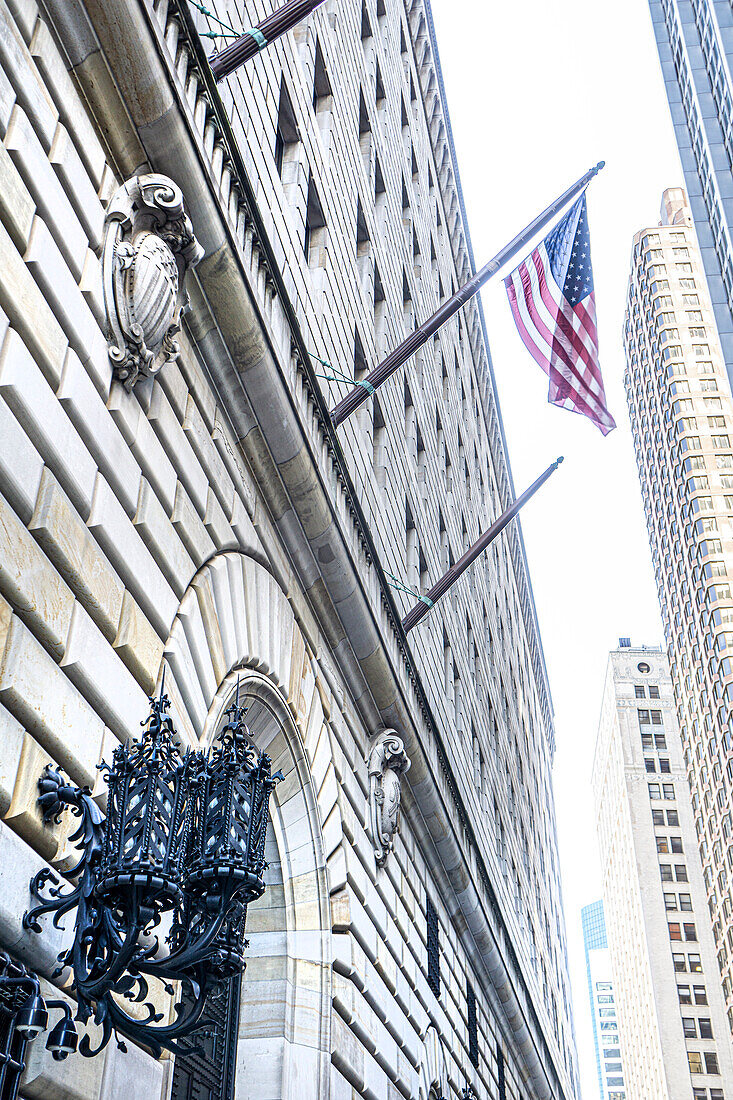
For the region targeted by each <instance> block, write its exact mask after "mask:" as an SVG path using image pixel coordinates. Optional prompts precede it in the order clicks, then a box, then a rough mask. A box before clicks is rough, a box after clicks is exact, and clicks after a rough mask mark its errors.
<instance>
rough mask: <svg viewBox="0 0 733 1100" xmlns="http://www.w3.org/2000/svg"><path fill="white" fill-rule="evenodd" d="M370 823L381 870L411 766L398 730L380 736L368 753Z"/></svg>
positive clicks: (388, 731)
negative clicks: (404, 782)
mask: <svg viewBox="0 0 733 1100" xmlns="http://www.w3.org/2000/svg"><path fill="white" fill-rule="evenodd" d="M367 764H368V768H369V822H370V826H371V833H372V844H373V845H374V855H375V856H376V859H377V863H378V864H379V866H380V867H381V866H382V865H383V864H384V863H385V861H386V859H387V856H388V855H389V853H390V851H391V849H392V845H393V844H394V837H395V833H397V832H399V828H400V800H401V797H402V787H401V780H402V776H403V775H404V773H405V772H406V771H408V769H409V767H410V761H409V758H408V756H407V753H406V752H405V746H404V742H403V741H402V738H401V737H398V736H397V732H396V731H395V730H391V729H388V730H382V732H381V733H379V734H377V737H376V739H375V740H374V742H373V744H372V747H371V749H370V751H369V758H368V761H367Z"/></svg>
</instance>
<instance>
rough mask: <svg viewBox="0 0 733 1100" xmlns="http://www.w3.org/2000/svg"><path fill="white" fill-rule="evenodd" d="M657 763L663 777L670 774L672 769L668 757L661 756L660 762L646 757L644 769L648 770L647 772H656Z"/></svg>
mask: <svg viewBox="0 0 733 1100" xmlns="http://www.w3.org/2000/svg"><path fill="white" fill-rule="evenodd" d="M657 747H659V746H657ZM657 763H658V764H659V771H660V772H662V774H663V775H669V774H670V772H671V768H670V766H669V758H668V757H666V756H661V757H660V758H659V760H658V761H657V760H655V759H654V758H653V757H652V756H645V757H644V767H645V768H646V770H647V771H648V772H656V770H657Z"/></svg>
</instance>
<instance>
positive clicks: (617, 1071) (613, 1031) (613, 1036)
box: [580, 901, 626, 1100]
mask: <svg viewBox="0 0 733 1100" xmlns="http://www.w3.org/2000/svg"><path fill="white" fill-rule="evenodd" d="M580 916H581V921H582V925H583V946H584V948H585V971H586V975H587V978H588V997H589V999H590V1011H591V1019H592V1021H593V1041H594V1044H595V1048H596V1069H597V1070H598V1089H599V1093H600V1100H625V1098H626V1092H625V1090H624V1078H623V1064H622V1060H621V1049H620V1046H619V1044H620V1036H619V1030H618V1018H617V1015H618V1014H617V1012H616V999H615V997H614V991H613V968H612V966H611V954H610V952H609V950H608V937H607V935H606V921H605V918H604V915H603V902H602V901H594V902H593V903H592V904H591V905H586V906H585V907H584V908H583V909H582V910H581V913H580Z"/></svg>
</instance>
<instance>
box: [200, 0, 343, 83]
mask: <svg viewBox="0 0 733 1100" xmlns="http://www.w3.org/2000/svg"><path fill="white" fill-rule="evenodd" d="M323 2H324V0H288V3H287V4H283V6H282V7H281V8H278V9H277V11H274V12H273V13H272V15H268V16H267V18H266V19H263V20H262V22H261V23H258V24H257V26H256V27H250V28H249V29H248V30H246V31H245V32H244V33H243V34H242V35H241V36H240V37H239V38H237V39H235V40H234V42H232V43H231V44H230V45H229V46H227V47H226V48H225V49H223V50H222V51H221V53H218V54H214V55H213V56H212V57H210V58H209V63H210V64H211V71H212V72H213V74H214V77H215V78H216V80H217V81H219V80H223V79H224V77H226V76H229V75H230V74H231V73H233V72H234V70H235V69H238V68H239V66H240V65H244V63H245V62H246V61H249V60H250V58H252V57H254V56H255V54H258V53H259V52H260V50H264V49H265V47H266V46H269V45H270V43H271V42H274V41H275V39H276V38H280V37H281V36H282V35H283V34H286V33H287V32H288V31H289V30H292V28H293V27H294V26H296V24H297V23H300V22H301V20H303V19H305V17H306V16H307V15H310V13H311V12H312V11H314V10H315V9H316V8H317V7H319V6H320V5H321V4H322V3H323Z"/></svg>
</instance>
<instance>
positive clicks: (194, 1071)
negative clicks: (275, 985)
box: [171, 974, 242, 1100]
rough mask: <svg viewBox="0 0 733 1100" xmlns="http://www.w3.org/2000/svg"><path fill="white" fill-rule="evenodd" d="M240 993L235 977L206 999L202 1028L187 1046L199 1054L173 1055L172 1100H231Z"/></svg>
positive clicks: (232, 1096) (239, 979)
mask: <svg viewBox="0 0 733 1100" xmlns="http://www.w3.org/2000/svg"><path fill="white" fill-rule="evenodd" d="M241 992H242V976H241V974H237V975H235V977H233V978H230V979H229V981H228V982H222V983H221V986H220V988H219V990H218V991H217V992H216V993H215V994H214V993H212V994H211V995H210V996H209V1000H208V1002H207V1007H206V1013H205V1015H204V1024H203V1027H202V1028H201V1030H200V1031H196V1032H195V1033H194V1041H189V1042H188V1045H189V1047H190V1048H191V1050H192V1051H193V1050H196V1049H198V1053H190V1054H177V1055H176V1060H175V1064H174V1068H173V1087H172V1089H171V1100H234V1075H235V1071H236V1067H237V1032H238V1030H239V999H240V996H241ZM181 1045H183V1043H181Z"/></svg>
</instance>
